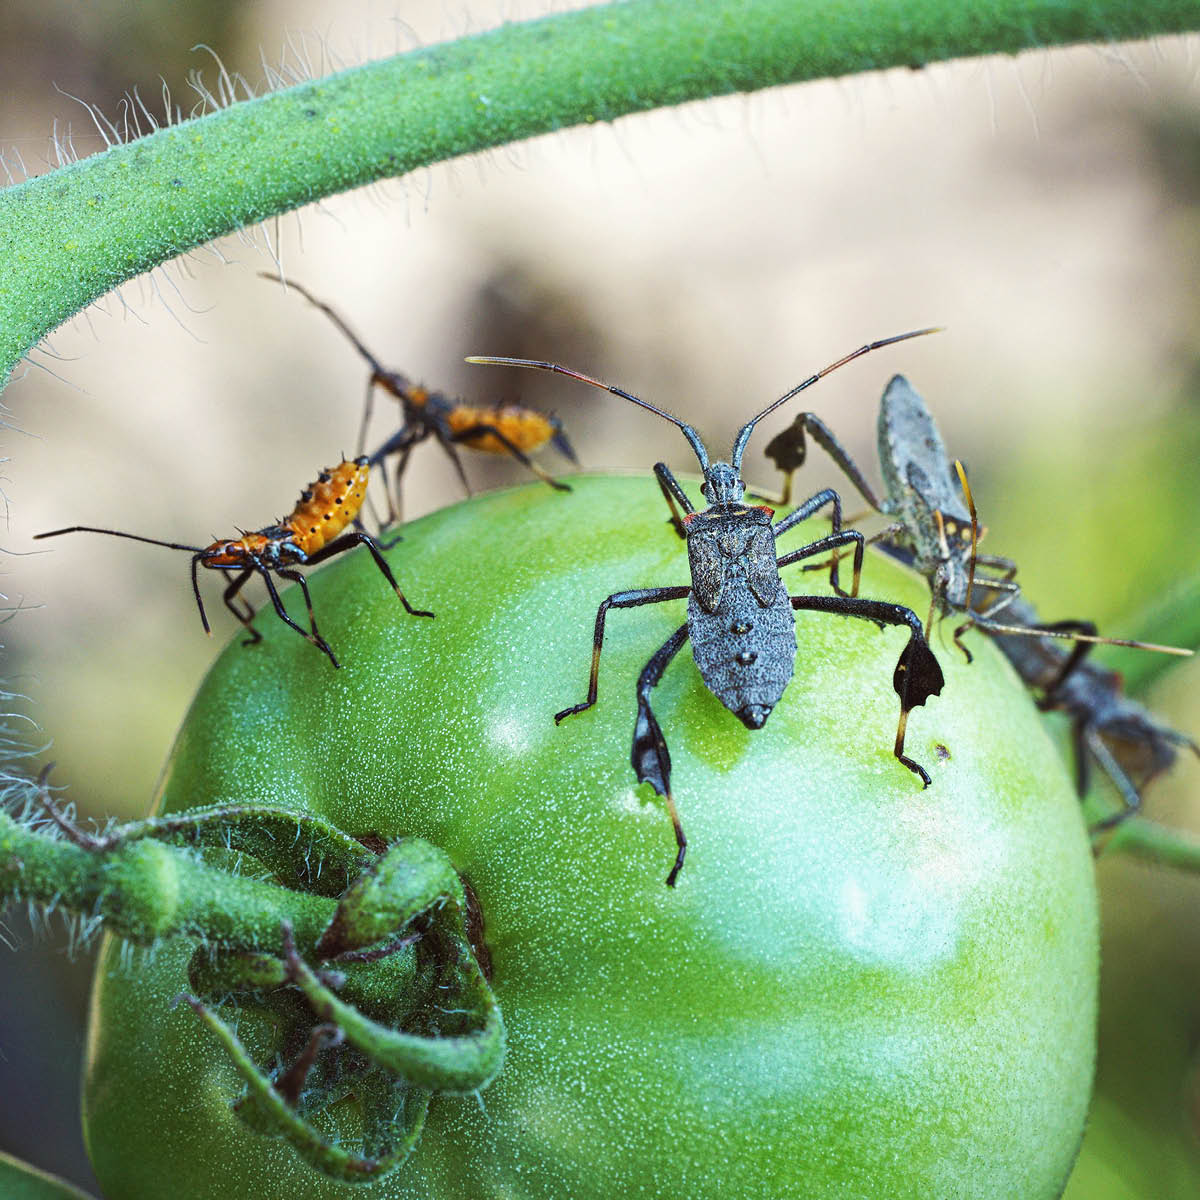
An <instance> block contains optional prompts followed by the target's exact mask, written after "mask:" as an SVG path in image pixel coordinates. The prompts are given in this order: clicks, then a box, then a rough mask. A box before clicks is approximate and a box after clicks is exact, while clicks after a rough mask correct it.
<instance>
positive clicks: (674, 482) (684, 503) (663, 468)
mask: <svg viewBox="0 0 1200 1200" xmlns="http://www.w3.org/2000/svg"><path fill="white" fill-rule="evenodd" d="M654 478H655V479H657V480H658V486H659V488H660V489H661V490H662V494H663V499H665V500H666V502H667V507H668V508H669V509H670V510H671V520H670V524H671V525H672V526H673V527H674V529H675V532H676V533H677V534H679V536H680V537H681V538H686V537H687V530H686V529H685V528H684V526H683V519H684V515H685V514H687V513H692V512H695V511H696V510H695V509H694V508H693V507H692V502H691V501H690V500H689V499H688V498H687V493H686V492H685V491H684V490H683V488H682V487H680V485H679V480H678V479H676V478H675V476H674V475H672V474H671V468H670V467H668V466H667V464H666V463H661V462H657V463H655V464H654ZM681 510H682V511H681Z"/></svg>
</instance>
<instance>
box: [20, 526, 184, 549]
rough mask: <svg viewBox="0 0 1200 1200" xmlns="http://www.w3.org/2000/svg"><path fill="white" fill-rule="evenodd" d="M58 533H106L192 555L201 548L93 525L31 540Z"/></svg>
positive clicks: (46, 535) (52, 531)
mask: <svg viewBox="0 0 1200 1200" xmlns="http://www.w3.org/2000/svg"><path fill="white" fill-rule="evenodd" d="M60 533H107V534H109V535H110V536H111V537H121V538H129V540H130V541H133V542H147V543H148V544H149V545H151V546H166V548H167V549H168V550H187V551H189V552H190V553H192V554H202V553H203V552H204V547H203V546H184V545H183V544H182V543H180V542H163V541H159V539H158V538H150V537H142V536H141V534H138V533H122V531H121V530H119V529H100V528H98V527H97V526H95V525H70V526H68V527H67V528H66V529H51V530H50V531H49V532H48V533H35V534H34V535H33V540H34V541H35V542H36V541H37V540H38V539H39V538H52V537H58V535H59V534H60Z"/></svg>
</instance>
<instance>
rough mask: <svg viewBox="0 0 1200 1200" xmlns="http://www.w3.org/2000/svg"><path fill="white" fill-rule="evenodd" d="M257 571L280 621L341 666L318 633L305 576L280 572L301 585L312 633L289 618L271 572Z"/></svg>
mask: <svg viewBox="0 0 1200 1200" xmlns="http://www.w3.org/2000/svg"><path fill="white" fill-rule="evenodd" d="M256 570H257V571H258V573H259V574H260V575H261V576H262V577H263V582H264V583H265V584H266V585H267V595H268V596H270V597H271V603H272V605H274V607H275V611H276V613H278V614H279V619H280V620H281V621H283V623H284V624H285V625H290V626H291V627H292V628H293V629H294V630H295V631H296V632H297V633H298V634H299V635H300V636H301V637H302V638H303V639H304V640H305V641H306V642H311V643H312V644H313V645H314V646H316V648H317V649H318V650H320V651H322V652H323V653H324V654H327V655H329V661H330V662H331V663H333V665H334V666H335V667H337V666H340V665H341V664H340V663H339V662H338V660H337V659H336V658H335V657H334V654H333V651H332V650H331V649H330V646H329V643H328V642H327V641H326V640H325V639H324V638H323V637H322V636H321V635H320V633H318V632H317V619H316V617H314V616H313V608H312V597H311V596H310V595H309V594H308V583H307V581H306V580H305V578H304V576H303V575H301V574H300V572H299V571H286V570H284V571H280V572H279V574H280V575H281V576H282V577H283V578H284V579H290V580H292V581H293V582H295V583H299V584H300V587H301V589H302V591H303V592H304V603H305V605H306V606H307V608H308V621H309V624H310V625H311V627H312V629H311V632H310V631H309V630H308V629H302V628H301V627H300V626H299V625H297V624H296V622H295V621H293V620H292V618H291V617H289V616H288V614H287V609H286V608H284V607H283V601H282V600H280V598H279V589H278V588H276V586H275V580H274V579H272V578H271V572H270V571H269V570H267V568H266V567H257V568H256Z"/></svg>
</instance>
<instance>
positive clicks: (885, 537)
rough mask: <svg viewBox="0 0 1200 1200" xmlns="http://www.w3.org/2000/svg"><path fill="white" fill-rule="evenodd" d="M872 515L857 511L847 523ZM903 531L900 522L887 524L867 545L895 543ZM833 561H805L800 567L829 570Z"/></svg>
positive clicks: (803, 569) (850, 523)
mask: <svg viewBox="0 0 1200 1200" xmlns="http://www.w3.org/2000/svg"><path fill="white" fill-rule="evenodd" d="M870 515H871V514H870V513H855V514H854V516H852V517H849V518H847V520H846V524H847V525H854V524H857V522H859V521H861V520H862V519H863V518H864V517H869V516H870ZM903 532H904V526H903V525H902V524H900V523H898V522H897V523H896V524H893V525H885V526H884V527H883V528H882V529H880V530H877V531H876V532H875V533H873V534H871V535H870V537H868V538H867V545H868V546H873V545H875V543H876V542H887V543H888V544H889V545H894V542H893V540H892V539H893V538H895V536H896V534H898V533H903ZM832 561H833V560H832V559H831V558H827V559H825V560H824V561H822V562H815V563H805V564H804V566H802V567H801V568H800V570H802V571H825V570H828V568H829V566H830V564H831V563H832ZM898 561H899V560H898Z"/></svg>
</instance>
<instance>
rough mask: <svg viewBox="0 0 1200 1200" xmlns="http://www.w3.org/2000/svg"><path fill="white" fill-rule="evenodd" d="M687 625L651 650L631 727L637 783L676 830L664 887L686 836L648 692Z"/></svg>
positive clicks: (670, 882)
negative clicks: (661, 805)
mask: <svg viewBox="0 0 1200 1200" xmlns="http://www.w3.org/2000/svg"><path fill="white" fill-rule="evenodd" d="M687 635H688V627H687V626H686V625H681V626H680V627H679V628H678V629H677V630H675V632H674V633H673V634H671V636H670V637H669V638H668V639H667V640H666V641H665V642H664V643H663V644H662V645H661V646H660V647H659V648H658V649H657V650H656V651H655V652H654V656H653V657H652V658H651V659H650V661H649V662H648V663H647V664H646V665H645V667H643V668H642V673H641V675H640V676H639V677H638V684H637V700H638V709H637V721H636V722H635V724H634V727H633V753H632V754H631V756H630V761H631V762H632V763H633V769H634V771H635V772H636V774H637V777H638V783H648V784H649V785H650V786H651V787H652V788H653V789H654V790H655V791H656V792H657V793H658V794H659V795H660V796H662V798H663V799H664V800H666V802H667V813H668V814H669V815H670V817H671V825H672V826H673V827H674V829H675V845H676V847H677V851H676V854H675V865H674V866H673V867H672V868H671V873H670V874H669V875H668V876H667V887H674V886H675V880H676V879H678V878H679V872H680V869H681V868H682V867H683V856H684V854H685V853H686V852H687V838H686V837H685V836H684V833H683V825H682V824H681V823H680V820H679V811H678V810H677V809H676V807H675V798H674V797H673V796H672V795H671V755H670V753H669V752H668V750H667V743H666V739H665V738H664V737H663V735H662V730H661V729H660V728H659V726H658V721H657V719H656V718H655V716H654V713H653V712H652V711H651V709H650V691H651V689H652V688H654V687H657V686H658V681H659V680H660V679H661V678H662V677H663V672H664V671H665V670H666V669H667V664H668V663H669V662H670V661H671V659H672V658H674V657H675V655H676V653H677V652H678V650H679V647H680V646H682V645H683V643H684V642H685V641H687Z"/></svg>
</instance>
